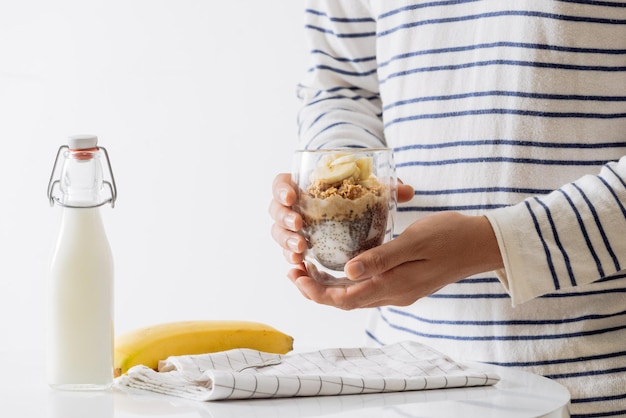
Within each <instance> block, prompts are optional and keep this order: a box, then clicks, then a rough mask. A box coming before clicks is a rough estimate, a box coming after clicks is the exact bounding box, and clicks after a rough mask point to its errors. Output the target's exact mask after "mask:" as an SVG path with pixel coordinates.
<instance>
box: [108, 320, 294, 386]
mask: <svg viewBox="0 0 626 418" xmlns="http://www.w3.org/2000/svg"><path fill="white" fill-rule="evenodd" d="M234 348H250V349H253V350H258V351H264V352H268V353H277V354H285V353H288V352H289V351H291V350H292V349H293V338H292V337H291V336H289V335H287V334H284V333H282V332H281V331H278V330H277V329H275V328H273V327H270V326H269V325H265V324H263V323H259V322H250V321H236V320H192V321H178V322H168V323H162V324H156V325H152V326H148V327H144V328H139V329H135V330H132V331H129V332H126V333H124V334H121V335H119V336H117V337H116V338H115V350H114V368H115V377H118V376H121V375H122V374H124V373H126V372H127V371H128V369H130V368H131V367H133V366H135V365H138V364H143V365H145V366H148V367H150V368H152V369H155V370H156V369H157V367H158V363H159V360H165V359H166V358H167V357H169V356H181V355H190V354H204V353H214V352H218V351H225V350H231V349H234Z"/></svg>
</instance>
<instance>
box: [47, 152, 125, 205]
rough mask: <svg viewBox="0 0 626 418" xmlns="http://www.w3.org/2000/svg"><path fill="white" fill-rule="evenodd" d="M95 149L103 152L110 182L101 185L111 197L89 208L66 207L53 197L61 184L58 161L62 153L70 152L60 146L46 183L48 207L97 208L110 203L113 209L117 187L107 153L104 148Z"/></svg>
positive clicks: (57, 198) (105, 181)
mask: <svg viewBox="0 0 626 418" xmlns="http://www.w3.org/2000/svg"><path fill="white" fill-rule="evenodd" d="M97 148H98V150H99V151H100V150H101V151H103V153H104V157H105V159H106V166H107V169H108V173H109V177H110V181H108V180H103V181H102V183H103V184H104V185H106V186H107V187H108V188H109V192H110V194H111V197H110V198H108V199H106V200H104V201H102V202H100V203H97V204H95V205H91V206H74V205H68V204H66V203H63V202H62V200H61V199H60V198H59V197H58V196H55V195H54V193H55V190H56V189H58V188H59V187H60V183H61V180H59V179H58V178H60V170H61V168H60V164H59V159H60V158H61V155H62V153H63V151H65V150H67V151H70V148H69V147H68V146H67V145H61V146H60V147H59V150H58V151H57V156H56V158H55V160H54V166H52V172H51V173H50V180H49V181H48V200H49V201H50V206H54V204H55V203H56V204H58V205H59V206H63V207H66V208H97V207H100V206H103V205H105V204H107V203H110V204H111V207H112V208H114V207H115V201H116V200H117V186H116V184H115V176H113V169H112V168H111V161H110V159H109V153H108V151H107V150H106V148H104V147H101V146H99V147H97Z"/></svg>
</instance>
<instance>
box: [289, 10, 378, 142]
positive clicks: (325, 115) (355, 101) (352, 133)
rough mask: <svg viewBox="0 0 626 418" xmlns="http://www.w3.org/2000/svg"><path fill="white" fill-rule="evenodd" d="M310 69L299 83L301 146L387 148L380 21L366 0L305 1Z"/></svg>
mask: <svg viewBox="0 0 626 418" xmlns="http://www.w3.org/2000/svg"><path fill="white" fill-rule="evenodd" d="M305 16H306V17H305V34H306V39H307V42H308V45H309V49H310V52H309V62H310V68H309V70H308V72H307V74H306V76H305V78H304V79H303V80H302V81H301V83H300V84H299V86H298V97H299V99H300V100H301V108H300V111H299V114H298V129H299V138H300V147H301V148H303V149H318V148H331V147H342V146H363V147H380V146H385V141H384V137H383V125H382V109H381V101H380V96H379V90H378V77H377V62H376V20H375V19H374V18H373V17H372V16H371V15H370V11H369V6H368V2H367V1H361V0H349V1H343V0H327V1H319V0H317V1H309V0H307V1H306V10H305Z"/></svg>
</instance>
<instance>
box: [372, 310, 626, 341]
mask: <svg viewBox="0 0 626 418" xmlns="http://www.w3.org/2000/svg"><path fill="white" fill-rule="evenodd" d="M380 317H381V319H382V320H383V321H384V322H386V323H387V325H388V326H389V327H390V328H393V329H396V330H398V331H402V332H406V333H408V334H413V335H417V336H420V337H424V338H437V339H444V340H457V341H535V340H560V339H565V338H580V337H586V336H590V335H599V334H605V333H610V332H615V331H621V330H624V329H626V325H620V326H617V327H609V328H604V329H598V330H588V331H580V332H568V333H564V334H549V335H546V334H544V335H491V336H487V335H483V336H473V337H472V336H461V335H458V334H454V335H447V334H431V333H426V332H420V331H417V330H414V329H411V328H407V327H402V326H400V325H396V324H392V323H391V322H389V320H388V319H387V317H386V316H385V315H383V314H382V312H381V315H380Z"/></svg>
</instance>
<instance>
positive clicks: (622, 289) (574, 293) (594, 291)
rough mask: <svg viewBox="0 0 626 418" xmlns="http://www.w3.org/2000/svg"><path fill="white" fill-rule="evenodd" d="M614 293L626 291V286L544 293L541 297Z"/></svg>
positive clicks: (569, 296) (570, 296)
mask: <svg viewBox="0 0 626 418" xmlns="http://www.w3.org/2000/svg"><path fill="white" fill-rule="evenodd" d="M596 283H597V282H596ZM612 293H626V287H621V288H616V289H602V290H590V291H588V292H572V293H565V292H560V293H549V294H547V295H543V296H539V297H540V298H572V297H578V296H594V295H609V294H612Z"/></svg>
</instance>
